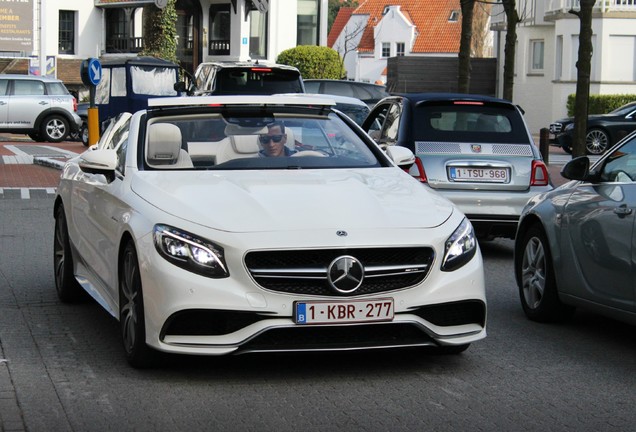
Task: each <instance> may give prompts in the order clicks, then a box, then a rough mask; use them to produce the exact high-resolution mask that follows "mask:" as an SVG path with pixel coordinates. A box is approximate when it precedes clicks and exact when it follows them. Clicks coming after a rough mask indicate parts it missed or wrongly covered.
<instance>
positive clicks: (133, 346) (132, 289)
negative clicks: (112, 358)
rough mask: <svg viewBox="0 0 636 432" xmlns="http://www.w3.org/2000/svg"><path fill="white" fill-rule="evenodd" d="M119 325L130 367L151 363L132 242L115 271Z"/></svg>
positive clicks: (135, 252) (140, 287) (137, 267)
mask: <svg viewBox="0 0 636 432" xmlns="http://www.w3.org/2000/svg"><path fill="white" fill-rule="evenodd" d="M119 324H120V329H121V336H122V342H123V344H124V350H125V352H126V358H127V360H128V362H129V363H130V365H131V366H133V367H137V368H142V367H147V366H150V365H151V357H152V355H151V354H152V350H151V349H150V348H149V347H148V345H146V329H145V318H144V301H143V292H142V286H141V274H140V272H139V260H138V259H137V251H136V249H135V245H134V244H133V243H132V241H131V242H129V243H128V244H127V245H126V247H125V248H124V252H123V254H122V257H121V262H120V271H119Z"/></svg>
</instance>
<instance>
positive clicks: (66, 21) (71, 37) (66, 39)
mask: <svg viewBox="0 0 636 432" xmlns="http://www.w3.org/2000/svg"><path fill="white" fill-rule="evenodd" d="M59 20H60V25H59V27H60V30H59V35H58V52H59V53H60V54H75V11H66V10H61V11H60V18H59Z"/></svg>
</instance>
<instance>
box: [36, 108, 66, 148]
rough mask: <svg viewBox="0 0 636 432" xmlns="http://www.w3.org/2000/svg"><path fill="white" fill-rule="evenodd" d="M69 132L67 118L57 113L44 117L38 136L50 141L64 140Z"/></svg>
mask: <svg viewBox="0 0 636 432" xmlns="http://www.w3.org/2000/svg"><path fill="white" fill-rule="evenodd" d="M69 132H70V128H69V125H68V120H66V119H65V118H64V117H62V116H61V115H57V114H54V115H52V116H49V117H47V118H46V119H44V121H43V122H42V125H41V127H40V136H41V137H42V138H44V139H45V140H46V141H49V142H52V143H59V142H62V141H64V140H65V139H66V137H67V136H68V134H69Z"/></svg>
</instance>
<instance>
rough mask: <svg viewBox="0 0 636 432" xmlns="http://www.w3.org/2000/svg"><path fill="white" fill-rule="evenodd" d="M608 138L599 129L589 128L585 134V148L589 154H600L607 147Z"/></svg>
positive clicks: (605, 133)
mask: <svg viewBox="0 0 636 432" xmlns="http://www.w3.org/2000/svg"><path fill="white" fill-rule="evenodd" d="M609 145H610V139H609V135H607V132H605V131H604V130H601V129H590V130H589V131H588V132H587V134H586V135H585V149H586V150H587V152H588V153H589V154H591V155H600V154H603V153H605V150H607V149H608V148H609Z"/></svg>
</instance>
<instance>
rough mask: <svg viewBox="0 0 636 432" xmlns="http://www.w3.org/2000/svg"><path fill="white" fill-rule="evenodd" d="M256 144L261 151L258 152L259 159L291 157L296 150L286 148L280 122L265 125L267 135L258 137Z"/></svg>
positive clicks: (282, 127) (285, 135) (282, 124)
mask: <svg viewBox="0 0 636 432" xmlns="http://www.w3.org/2000/svg"><path fill="white" fill-rule="evenodd" d="M258 142H259V144H260V145H261V146H262V147H263V150H261V151H259V152H258V155H259V156H260V157H282V156H291V155H293V154H294V153H296V150H292V149H290V148H288V147H287V146H286V145H285V144H286V143H287V134H286V133H285V124H284V123H283V122H281V121H277V122H273V123H270V124H268V125H267V133H266V134H261V135H259V136H258Z"/></svg>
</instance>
